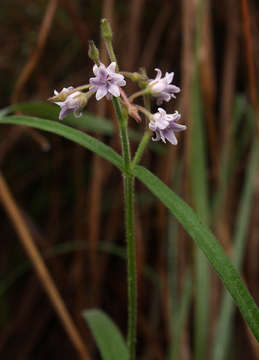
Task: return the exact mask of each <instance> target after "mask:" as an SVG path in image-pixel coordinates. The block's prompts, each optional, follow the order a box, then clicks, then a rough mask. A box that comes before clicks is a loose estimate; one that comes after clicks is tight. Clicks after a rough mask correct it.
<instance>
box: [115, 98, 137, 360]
mask: <svg viewBox="0 0 259 360" xmlns="http://www.w3.org/2000/svg"><path fill="white" fill-rule="evenodd" d="M113 105H114V109H115V112H116V115H117V118H118V124H119V129H120V136H121V145H122V155H123V159H124V167H125V172H124V174H123V183H124V205H125V227H126V242H127V270H128V348H129V359H130V360H135V358H136V333H137V330H136V327H137V270H136V244H135V236H134V177H133V175H131V171H130V170H131V155H130V146H129V137H128V129H127V122H128V121H127V120H128V119H127V117H126V116H125V115H124V114H123V113H122V110H121V105H120V102H119V100H118V98H116V97H113Z"/></svg>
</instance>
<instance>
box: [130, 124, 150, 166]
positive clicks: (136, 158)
mask: <svg viewBox="0 0 259 360" xmlns="http://www.w3.org/2000/svg"><path fill="white" fill-rule="evenodd" d="M151 135H152V132H151V131H150V130H146V131H145V132H144V135H143V137H142V139H141V141H140V143H139V146H138V148H137V151H136V153H135V156H134V159H133V160H132V162H131V167H134V166H136V165H137V164H138V163H139V162H140V160H141V157H142V155H143V152H144V150H145V148H146V146H147V144H148V142H149V139H150V137H151Z"/></svg>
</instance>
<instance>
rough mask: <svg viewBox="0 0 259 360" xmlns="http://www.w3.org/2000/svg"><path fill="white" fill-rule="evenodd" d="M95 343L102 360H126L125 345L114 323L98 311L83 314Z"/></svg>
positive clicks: (126, 350) (127, 355) (87, 311)
mask: <svg viewBox="0 0 259 360" xmlns="http://www.w3.org/2000/svg"><path fill="white" fill-rule="evenodd" d="M83 316H84V319H85V320H86V322H87V323H88V325H89V327H90V329H91V331H92V334H93V336H94V338H95V341H96V343H97V346H98V349H99V351H100V353H101V355H102V359H103V360H128V358H129V353H128V349H127V346H126V343H125V341H124V339H123V337H122V335H121V333H120V330H119V329H118V327H117V326H116V325H115V324H114V322H113V321H112V320H111V319H110V318H109V317H108V316H107V315H106V314H105V313H104V312H102V311H100V310H97V309H96V310H95V309H93V310H86V311H84V313H83Z"/></svg>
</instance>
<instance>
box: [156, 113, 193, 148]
mask: <svg viewBox="0 0 259 360" xmlns="http://www.w3.org/2000/svg"><path fill="white" fill-rule="evenodd" d="M153 117H154V121H152V120H151V121H150V123H149V129H150V130H151V131H154V133H155V135H156V137H155V138H152V140H153V141H159V140H162V141H163V142H164V143H165V142H166V140H168V141H169V142H170V143H171V144H173V145H177V139H176V136H175V132H178V131H183V130H186V126H185V125H181V124H176V123H175V122H176V121H178V120H179V119H180V118H181V115H180V114H179V113H178V111H175V112H174V114H167V113H166V111H165V110H164V109H162V108H158V112H157V113H155V114H154V115H153Z"/></svg>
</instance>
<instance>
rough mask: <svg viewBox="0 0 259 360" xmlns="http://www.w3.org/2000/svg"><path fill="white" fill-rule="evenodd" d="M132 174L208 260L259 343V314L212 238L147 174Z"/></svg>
mask: <svg viewBox="0 0 259 360" xmlns="http://www.w3.org/2000/svg"><path fill="white" fill-rule="evenodd" d="M132 172H133V174H134V175H135V176H136V177H137V178H138V179H139V180H141V181H142V182H143V183H144V184H145V185H146V186H147V187H148V189H149V190H150V191H151V192H152V193H153V194H154V195H155V196H157V197H158V198H159V199H160V200H161V201H162V202H163V204H164V205H165V206H166V207H167V208H168V209H169V210H170V211H171V212H172V213H173V214H174V215H175V217H176V218H177V219H178V221H179V222H180V223H181V224H182V225H183V227H184V228H185V229H186V231H187V232H188V233H189V235H190V236H191V237H192V238H193V239H194V241H195V242H196V244H197V245H198V246H199V248H200V249H201V250H202V251H203V253H204V254H205V255H206V256H207V258H208V260H209V262H210V263H211V265H212V266H213V267H214V269H215V271H216V272H217V273H218V275H219V276H220V278H221V279H222V281H223V283H224V284H225V286H226V288H227V289H228V291H229V292H230V294H231V295H232V297H233V299H234V301H235V303H236V304H237V306H238V307H239V309H240V311H241V313H242V314H243V316H244V318H245V319H246V321H247V323H248V326H249V327H250V329H251V330H252V332H253V334H254V335H255V337H256V339H257V340H258V341H259V310H258V308H257V306H256V304H255V302H254V300H253V298H252V297H251V295H250V294H249V292H248V290H247V288H246V286H245V285H244V283H243V282H242V280H241V278H240V275H239V274H238V272H237V271H236V269H235V268H234V266H233V265H232V264H231V262H230V260H229V259H228V257H227V255H226V254H225V252H224V250H223V249H222V247H221V246H220V244H219V243H218V241H217V240H216V238H215V237H214V235H213V234H212V233H211V232H210V230H209V229H208V228H207V227H206V226H205V225H204V224H203V223H202V222H201V221H200V219H199V218H198V216H197V215H196V214H195V213H194V212H193V210H192V209H191V208H190V207H189V206H188V205H187V204H186V203H185V202H184V201H183V200H181V199H180V198H179V197H178V196H177V195H176V194H175V193H174V192H173V191H172V190H170V189H169V188H168V187H167V186H166V185H165V184H164V183H163V182H162V181H161V180H159V179H158V178H157V177H156V176H155V175H153V174H152V173H151V172H150V171H149V170H147V169H145V168H144V167H142V166H136V167H135V168H134V169H132Z"/></svg>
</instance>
